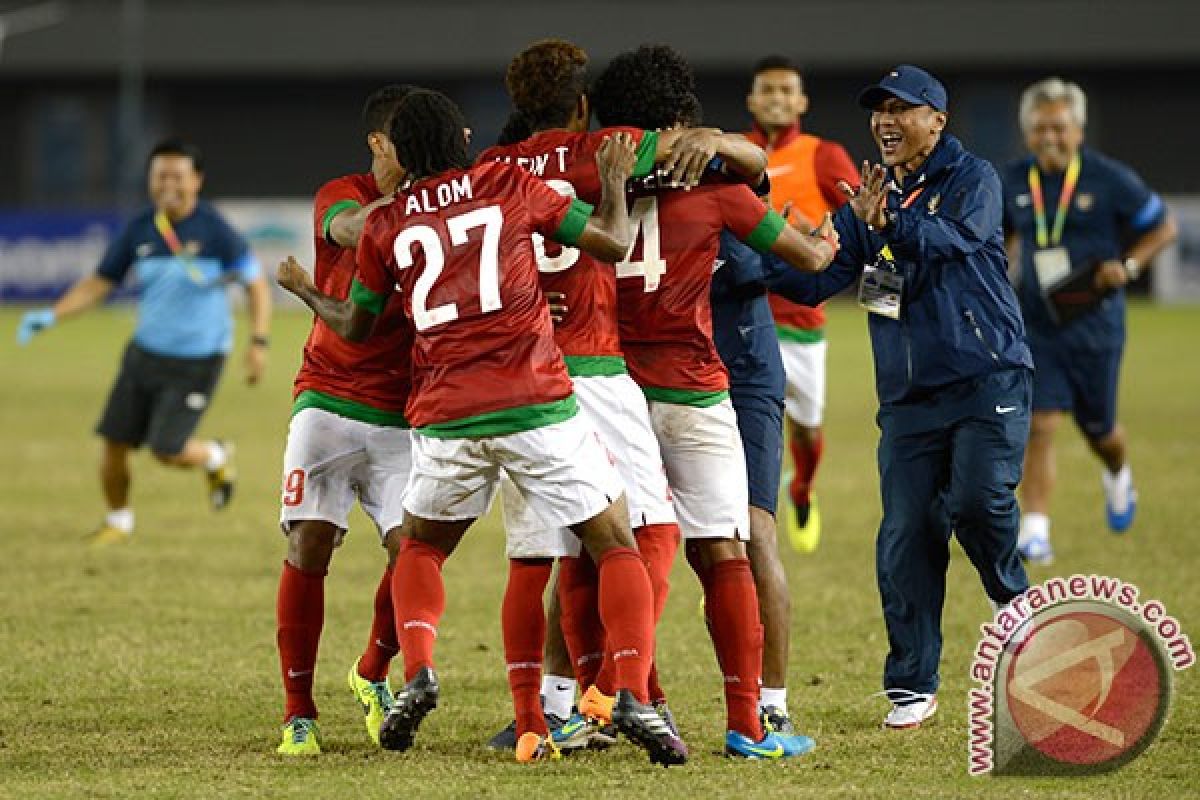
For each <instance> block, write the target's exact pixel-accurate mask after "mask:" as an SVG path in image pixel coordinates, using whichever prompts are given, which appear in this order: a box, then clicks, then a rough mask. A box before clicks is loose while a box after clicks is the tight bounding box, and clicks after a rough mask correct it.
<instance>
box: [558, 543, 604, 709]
mask: <svg viewBox="0 0 1200 800" xmlns="http://www.w3.org/2000/svg"><path fill="white" fill-rule="evenodd" d="M599 587H600V578H599V576H598V575H597V574H596V566H595V564H593V563H592V559H591V557H589V556H588V555H587V554H586V553H584V554H583V555H580V556H576V557H573V558H560V559H559V560H558V605H559V625H560V626H561V627H562V633H563V639H564V640H565V641H566V643H567V653H568V654H570V656H571V664H572V665H573V666H574V668H575V680H576V681H577V682H578V683H579V690H580V691H586V690H587V688H588V687H589V686H591V685H592V684H593V683H595V682H596V675H597V674H598V673H599V672H600V666H601V663H602V659H603V658H604V625H603V624H601V622H600V608H599V604H598V602H597V593H598V592H599Z"/></svg>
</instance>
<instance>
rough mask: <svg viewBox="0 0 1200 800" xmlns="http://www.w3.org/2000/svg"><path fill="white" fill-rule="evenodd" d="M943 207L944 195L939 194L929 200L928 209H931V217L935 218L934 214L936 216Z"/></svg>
mask: <svg viewBox="0 0 1200 800" xmlns="http://www.w3.org/2000/svg"><path fill="white" fill-rule="evenodd" d="M941 207H942V195H941V193H940V192H939V193H938V194H935V195H934V196H933V197H931V198H929V204H928V205H927V206H926V208H928V209H929V215H930V216H933V215H934V214H936V213H937V212H938V209H939V208H941Z"/></svg>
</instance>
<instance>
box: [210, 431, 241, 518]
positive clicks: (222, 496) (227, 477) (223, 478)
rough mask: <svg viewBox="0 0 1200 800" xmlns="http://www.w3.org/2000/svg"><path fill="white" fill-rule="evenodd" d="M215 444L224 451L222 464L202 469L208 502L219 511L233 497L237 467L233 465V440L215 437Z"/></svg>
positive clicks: (227, 504)
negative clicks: (206, 483)
mask: <svg viewBox="0 0 1200 800" xmlns="http://www.w3.org/2000/svg"><path fill="white" fill-rule="evenodd" d="M217 446H218V447H220V448H221V449H222V450H224V451H225V464H224V466H221V467H217V468H216V469H206V470H204V475H205V477H206V478H207V480H208V502H209V504H210V505H211V506H212V508H213V511H221V510H223V509H225V508H227V507H228V506H229V501H230V500H232V499H233V486H234V482H235V481H236V480H237V468H236V467H234V465H233V451H234V448H233V442H226V441H222V440H221V439H217Z"/></svg>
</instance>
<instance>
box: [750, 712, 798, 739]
mask: <svg viewBox="0 0 1200 800" xmlns="http://www.w3.org/2000/svg"><path fill="white" fill-rule="evenodd" d="M758 720H759V722H761V723H762V726H763V730H764V731H766V732H767V733H785V734H787V735H788V736H794V735H795V734H796V726H795V725H793V724H792V718H791V717H789V716H788V712H787V709H786V708H779V707H778V706H764V707H762V708H760V709H759V710H758Z"/></svg>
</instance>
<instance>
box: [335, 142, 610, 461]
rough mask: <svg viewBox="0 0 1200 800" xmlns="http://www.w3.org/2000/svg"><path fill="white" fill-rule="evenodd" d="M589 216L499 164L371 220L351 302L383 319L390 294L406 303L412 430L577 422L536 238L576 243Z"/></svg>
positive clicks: (415, 194)
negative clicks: (411, 340) (410, 336)
mask: <svg viewBox="0 0 1200 800" xmlns="http://www.w3.org/2000/svg"><path fill="white" fill-rule="evenodd" d="M588 213H589V212H588V209H587V207H586V206H585V205H584V204H582V203H580V202H578V201H576V200H573V199H572V198H570V197H566V196H565V195H561V194H559V193H558V192H555V191H554V190H553V189H551V188H550V187H548V186H547V185H546V184H544V183H542V182H541V181H539V180H538V179H537V178H534V177H533V176H532V175H530V174H529V173H528V172H526V171H525V170H523V169H520V168H518V167H514V166H511V165H509V164H501V163H496V162H491V163H487V164H477V165H476V166H474V167H471V168H469V169H465V170H449V171H447V172H444V173H442V174H440V175H438V176H436V177H433V178H427V179H425V180H422V181H418V182H417V183H416V184H414V185H413V186H412V187H411V188H409V189H407V190H406V191H403V192H400V193H398V194H397V196H396V200H395V202H393V203H392V204H390V205H388V206H384V207H382V208H380V209H379V210H378V211H375V212H374V213H372V214H371V216H370V218H369V219H368V220H367V226H366V228H365V229H364V231H363V237H362V241H361V242H359V246H358V275H357V277H356V278H355V281H354V286H353V288H352V289H351V292H350V296H351V298H352V299H353V300H354V302H355V303H357V304H358V305H360V306H363V307H365V308H368V309H370V310H372V311H377V309H380V308H382V307H383V305H384V303H386V302H387V298H388V296H389V295H390V294H392V292H393V291H395V292H398V293H400V294H401V295H403V303H402V305H403V306H404V310H405V313H406V314H407V315H408V317H409V319H411V320H412V323H413V327H414V343H413V350H412V363H413V390H412V394H411V395H410V397H409V401H408V406H407V414H408V418H409V420H411V421H412V424H413V426H414V427H419V428H421V431H422V433H424V434H426V435H429V436H439V437H445V438H470V437H482V436H500V435H504V434H508V433H516V432H519V431H523V430H530V429H532V428H537V427H541V426H543V425H549V424H552V423H554V422H560V421H562V420H564V419H567V418H569V417H571V416H572V415H573V414H574V413H575V410H576V405H575V398H574V395H572V393H571V379H570V377H568V375H567V370H566V367H565V365H564V364H563V360H562V352H561V351H560V350H559V349H558V345H556V344H555V343H554V327H553V325H552V324H551V322H550V310H549V308H548V307H547V305H546V299H545V296H544V295H543V294H542V291H541V289H540V287H539V286H538V272H537V261H536V259H535V257H534V252H533V241H532V236H533V234H534V233H540V234H542V235H543V236H553V237H555V238H556V239H557V240H558V241H560V242H562V243H564V244H574V243H575V242H576V241H577V240H578V237H579V234H580V233H581V232H582V231H583V229H584V226H585V225H586V224H587V218H588Z"/></svg>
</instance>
